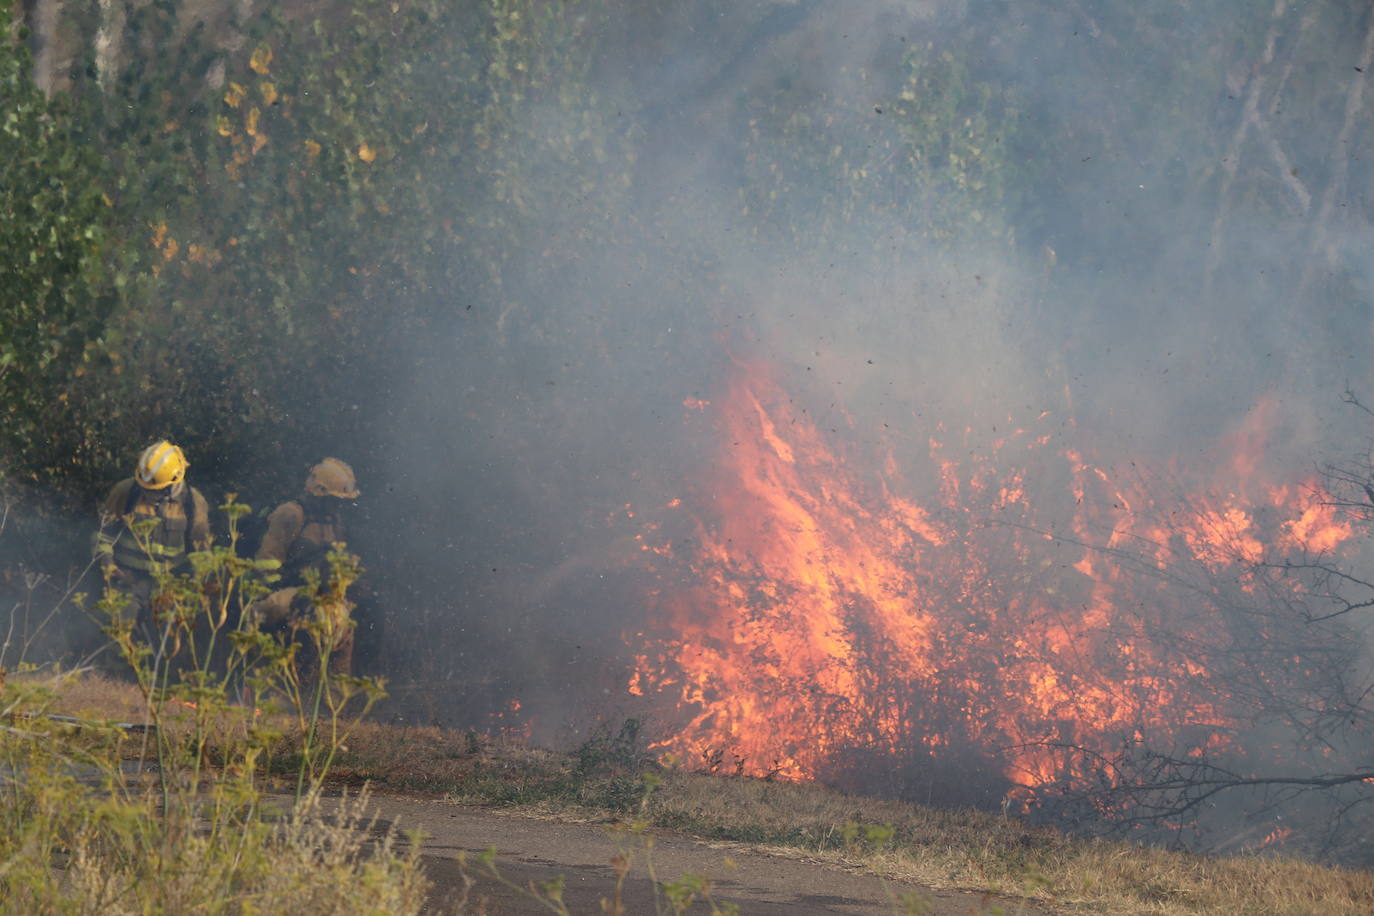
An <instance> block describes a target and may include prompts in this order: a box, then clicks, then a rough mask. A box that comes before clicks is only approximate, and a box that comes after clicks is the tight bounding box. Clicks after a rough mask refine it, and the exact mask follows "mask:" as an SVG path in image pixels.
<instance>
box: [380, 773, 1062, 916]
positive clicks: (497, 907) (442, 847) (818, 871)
mask: <svg viewBox="0 0 1374 916" xmlns="http://www.w3.org/2000/svg"><path fill="white" fill-rule="evenodd" d="M373 807H374V809H375V811H376V813H377V816H378V818H379V826H384V825H392V826H395V827H398V828H400V829H401V830H403V831H404V830H420V831H422V832H423V834H424V835H425V837H426V839H425V841H424V847H423V855H424V859H423V861H424V865H425V870H426V872H427V874H428V876H429V878H430V880H431V881H432V882H433V883H434V888H433V890H432V891H431V893H430V905H429V908H428V910H427V912H429V913H434V914H440V913H454V912H463V913H481V914H490V916H507V914H509V916H525V914H536V913H538V914H547V913H549V912H550V910H549V908H548V907H547V906H545V905H542V904H540V903H538V902H536V901H535V900H533V899H531V898H530V897H529V895H528V894H526V893H522V892H521V891H520V890H518V889H519V888H525V887H527V886H529V884H530V883H531V882H533V883H535V884H539V883H541V882H545V881H549V880H551V879H554V878H556V877H558V876H560V875H561V876H562V877H563V878H564V881H565V891H564V900H565V901H566V903H567V905H568V909H569V910H570V911H571V912H572V913H574V914H579V916H580V914H593V913H601V912H602V908H601V901H602V900H603V899H610V898H612V897H613V896H614V894H615V885H616V873H615V870H614V868H613V867H612V865H611V861H612V859H614V858H615V857H616V856H617V855H618V854H621V853H628V854H629V856H630V859H631V866H630V871H629V873H628V875H627V877H626V879H625V882H624V885H623V887H622V898H621V899H622V902H623V904H624V912H625V913H626V914H629V916H641V914H654V913H657V912H660V911H662V912H670V910H668V908H667V905H666V902H664V901H663V900H662V899H661V898H660V900H659V904H658V906H656V904H655V899H654V881H653V880H652V879H651V878H650V877H649V874H648V870H647V867H646V859H651V863H652V867H653V869H654V874H655V875H656V876H657V878H658V880H659V881H674V880H677V879H679V878H681V877H682V876H683V875H685V874H697V875H702V876H705V877H707V878H708V879H709V880H710V884H711V889H712V895H713V897H714V899H715V901H716V903H717V904H720V903H733V904H736V905H737V906H738V907H739V912H740V913H741V914H744V916H750V914H760V916H783V914H787V916H820V914H831V913H836V914H838V913H843V914H852V916H859V914H863V916H868V914H885V916H886V914H893V913H904V912H918V913H924V914H928V916H968V914H989V916H990V914H1007V916H1048V914H1049V913H1050V912H1052V911H1051V910H1049V909H1046V908H1043V907H1041V906H1038V905H1032V904H1030V903H1028V902H1025V901H1019V900H1008V899H1004V898H997V897H990V896H987V895H984V894H975V893H961V892H956V891H937V890H932V889H929V888H918V887H913V886H910V885H905V884H899V883H896V882H893V881H886V880H883V879H880V878H877V877H874V876H872V875H869V874H865V873H863V872H861V871H857V870H847V869H843V868H839V867H836V866H834V865H831V864H827V863H820V862H815V861H808V860H806V859H805V858H800V857H796V856H793V855H787V856H783V855H770V854H768V853H766V852H763V851H757V850H751V849H748V848H746V847H743V846H741V845H740V844H734V843H732V844H718V843H708V842H705V841H701V840H696V839H693V838H690V837H683V836H673V835H664V834H661V833H660V834H656V835H655V836H654V838H653V842H652V850H651V851H650V850H646V848H645V842H644V840H643V839H642V838H635V837H626V836H624V835H620V836H617V835H616V833H615V832H614V831H613V830H612V829H610V828H608V827H606V826H598V825H585V824H566V823H560V822H555V821H550V820H541V819H537V818H529V817H519V816H513V815H510V814H505V813H501V812H496V811H491V810H488V809H482V808H476V807H471V806H466V805H460V804H456V803H451V802H444V801H436V800H432V799H409V798H397V797H388V796H375V797H374V798H373ZM493 847H494V848H495V849H496V856H497V857H496V863H497V868H498V871H499V872H500V875H501V877H502V878H503V879H505V881H507V882H509V883H510V884H513V885H515V887H514V888H512V887H509V886H506V884H503V883H502V881H499V880H497V879H495V878H492V877H490V876H489V875H487V874H486V873H485V872H484V871H483V870H482V869H481V866H480V865H477V866H471V867H470V868H469V871H470V873H471V875H470V876H471V877H472V878H475V879H476V882H475V883H474V884H472V885H471V886H469V885H468V884H467V881H466V880H465V877H464V874H463V871H462V869H460V868H459V866H458V863H457V860H456V858H455V857H456V855H457V853H458V852H459V851H460V850H467V851H468V852H469V853H472V854H474V855H476V854H480V853H482V852H483V851H485V850H487V849H490V848H493ZM904 894H915V896H916V898H917V900H918V901H919V903H918V905H917V906H916V908H915V909H913V910H906V909H903V907H902V906H901V904H900V903H899V902H898V901H899V899H900V898H901V895H904ZM659 907H662V909H661V910H660V908H659ZM688 912H689V913H701V914H706V913H709V912H710V907H709V906H708V905H706V904H704V903H697V904H696V905H694V906H693V907H692V908H691V909H690V910H688Z"/></svg>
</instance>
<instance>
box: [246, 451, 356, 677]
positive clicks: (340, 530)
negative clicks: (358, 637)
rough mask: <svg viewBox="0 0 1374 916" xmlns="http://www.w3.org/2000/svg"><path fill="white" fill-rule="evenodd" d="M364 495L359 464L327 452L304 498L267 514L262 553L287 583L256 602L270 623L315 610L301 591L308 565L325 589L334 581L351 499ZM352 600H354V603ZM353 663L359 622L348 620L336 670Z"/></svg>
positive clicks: (254, 609)
mask: <svg viewBox="0 0 1374 916" xmlns="http://www.w3.org/2000/svg"><path fill="white" fill-rule="evenodd" d="M357 498H358V484H357V481H356V480H355V479H354V477H353V469H352V468H351V467H349V466H348V464H347V463H346V462H343V461H340V460H339V459H338V458H325V459H324V460H322V461H321V462H320V463H319V464H317V465H315V466H314V467H313V468H311V469H310V473H309V474H308V475H307V476H306V478H305V490H304V492H303V493H302V494H301V495H300V497H299V498H298V499H293V500H290V501H288V502H284V503H282V504H281V505H280V506H278V507H277V508H276V509H274V510H272V514H271V515H269V516H268V517H267V532H266V533H265V534H263V536H262V543H261V544H260V545H259V546H258V552H257V559H259V560H276V561H277V562H278V563H280V564H281V568H280V570H279V572H280V575H281V583H282V587H281V588H278V589H277V590H276V591H274V592H272V593H271V594H269V595H267V596H266V597H264V598H261V599H259V600H258V601H256V602H254V603H253V605H252V606H251V607H250V608H249V613H250V614H252V615H253V616H254V617H256V618H257V620H258V622H259V624H260V625H261V626H263V627H265V628H282V627H284V626H289V624H290V623H291V622H292V621H293V620H297V619H300V618H302V617H304V616H305V615H307V614H309V613H310V612H311V607H310V602H309V601H308V600H307V598H306V596H305V595H302V594H300V590H301V586H302V585H304V583H305V571H306V570H307V569H314V570H315V571H316V573H317V574H318V575H319V584H320V587H321V588H322V589H323V588H325V587H327V586H328V583H329V573H330V569H329V552H330V551H331V550H332V549H333V545H335V544H342V543H345V542H346V541H347V540H348V530H347V527H346V526H345V524H344V519H343V509H344V507H345V505H346V504H347V503H349V502H351V501H352V500H355V499H357ZM350 606H351V605H350ZM352 666H353V626H352V621H351V620H350V621H347V622H346V623H345V630H344V633H343V635H342V636H341V637H340V638H339V642H338V644H337V646H336V648H335V650H334V652H333V654H332V655H331V656H330V659H329V671H330V673H332V674H348V673H349V672H350V671H351V670H352Z"/></svg>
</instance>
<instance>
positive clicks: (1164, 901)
mask: <svg viewBox="0 0 1374 916" xmlns="http://www.w3.org/2000/svg"><path fill="white" fill-rule="evenodd" d="M131 690H132V688H128V690H126V689H125V686H124V685H114V684H110V683H109V682H104V681H97V680H95V679H88V680H87V681H86V682H84V683H82V684H80V685H79V687H78V689H74V690H72V691H71V692H69V693H68V694H67V695H66V696H64V697H63V700H62V702H61V704H60V705H61V709H62V711H63V712H67V713H68V714H71V715H85V716H92V717H102V718H119V717H120V716H127V715H129V714H130V712H129V711H130V710H134V709H136V708H137V706H136V700H137V695H136V693H130V692H129V691H131ZM348 744H349V746H348V750H347V753H345V754H344V755H343V756H342V758H341V759H340V760H339V761H338V763H337V765H336V767H335V770H334V772H335V775H336V776H337V777H338V778H340V779H343V780H345V781H348V782H353V783H360V782H370V783H371V784H372V785H373V786H375V787H376V788H377V789H378V790H379V791H392V792H407V793H421V794H432V795H436V796H444V797H447V798H450V799H454V800H459V801H466V802H472V803H477V804H487V805H501V806H505V807H510V808H515V809H518V810H521V811H523V812H525V813H529V814H534V815H538V816H544V817H557V818H559V819H565V820H579V821H596V822H605V821H607V820H617V819H628V818H631V817H635V816H642V817H645V818H646V819H647V820H648V821H649V822H650V823H651V824H652V825H653V826H655V827H658V828H661V829H670V830H675V831H679V832H682V833H687V834H691V835H695V836H699V837H703V838H706V839H709V840H713V841H717V842H721V843H739V844H747V845H750V846H753V847H762V848H767V849H770V850H771V851H774V852H776V853H778V854H782V855H788V856H794V857H797V856H800V857H807V858H810V859H814V860H817V861H827V862H834V863H837V864H844V865H847V866H858V867H862V868H865V869H867V870H869V871H872V872H874V873H877V874H881V875H884V876H887V877H891V878H894V879H897V880H902V881H910V882H913V883H916V884H920V885H924V886H928V887H934V888H960V889H965V890H976V891H988V892H992V893H996V894H1002V895H1011V896H1023V897H1029V898H1034V899H1036V900H1039V901H1043V902H1046V903H1049V904H1052V905H1055V906H1058V907H1062V908H1064V909H1066V910H1076V911H1081V912H1092V913H1111V914H1116V913H1122V914H1125V913H1131V914H1137V913H1139V914H1193V913H1228V914H1294V916H1296V914H1312V913H1322V914H1327V913H1330V914H1361V916H1363V914H1367V913H1371V912H1374V872H1370V871H1357V870H1348V869H1340V868H1332V867H1324V866H1319V865H1313V864H1310V863H1306V862H1301V861H1292V860H1284V859H1281V858H1276V857H1272V856H1235V857H1227V858H1220V857H1207V856H1196V855H1188V854H1184V853H1178V852H1170V851H1167V850H1162V849H1154V848H1145V847H1140V846H1136V845H1131V844H1127V843H1120V842H1108V841H1103V840H1089V839H1080V838H1075V837H1069V836H1065V835H1064V834H1062V833H1059V832H1057V831H1054V830H1051V829H1049V828H1037V827H1031V826H1029V825H1027V824H1025V823H1023V822H1021V821H1018V820H1016V819H1014V818H1003V817H999V816H996V815H991V814H986V813H982V812H977V811H967V810H941V809H932V808H923V807H920V806H916V805H910V804H905V803H900V802H893V801H883V800H878V799H871V798H861V797H856V796H849V795H845V794H842V793H840V792H836V791H834V790H831V789H827V788H825V787H823V786H818V785H810V784H791V783H781V782H765V781H762V780H753V779H742V778H734V777H723V776H710V775H702V774H692V773H686V772H682V771H661V770H658V771H656V772H657V775H658V776H659V777H661V779H662V782H661V784H660V785H659V786H658V787H657V788H656V789H655V790H654V792H653V794H652V795H651V797H650V799H649V803H648V805H647V806H646V807H645V808H644V809H643V810H642V813H641V812H640V802H641V800H642V799H643V797H644V788H643V782H642V778H641V776H642V772H643V767H641V766H637V765H635V762H634V761H633V760H625V759H619V757H618V753H619V750H622V749H617V748H614V747H612V746H611V745H610V744H606V745H604V746H601V747H591V748H590V749H585V748H584V750H583V752H582V753H581V754H580V755H565V754H554V753H551V752H548V751H542V750H538V749H533V748H529V747H526V746H524V745H522V744H520V743H517V742H509V741H498V740H493V739H490V738H487V737H484V736H479V735H476V734H472V733H464V732H454V731H447V730H443V729H438V728H402V727H395V726H387V725H381V724H377V723H363V724H361V725H360V726H359V727H358V729H357V730H356V731H355V733H354V734H353V736H352V737H351V738H350V740H349V743H348ZM855 824H859V825H890V826H891V827H892V834H891V838H890V839H888V840H886V841H883V842H879V843H873V842H869V841H868V840H866V839H864V838H863V837H862V836H859V837H856V836H854V831H853V830H852V829H850V830H848V831H847V830H846V828H847V826H848V825H855Z"/></svg>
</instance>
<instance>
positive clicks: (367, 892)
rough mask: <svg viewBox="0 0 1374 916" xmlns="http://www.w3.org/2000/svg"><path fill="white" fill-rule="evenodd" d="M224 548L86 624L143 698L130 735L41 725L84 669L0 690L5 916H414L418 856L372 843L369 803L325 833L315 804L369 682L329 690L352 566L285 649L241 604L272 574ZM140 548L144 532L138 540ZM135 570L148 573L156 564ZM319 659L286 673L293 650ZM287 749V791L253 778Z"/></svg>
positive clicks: (120, 729)
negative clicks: (303, 647) (96, 624)
mask: <svg viewBox="0 0 1374 916" xmlns="http://www.w3.org/2000/svg"><path fill="white" fill-rule="evenodd" d="M221 509H222V511H223V512H224V513H225V515H226V516H227V518H228V520H229V524H228V529H229V536H228V539H227V543H225V544H224V545H220V546H211V547H209V548H208V549H206V550H202V551H198V552H196V553H193V554H191V555H190V557H189V560H190V564H189V566H190V568H189V571H187V572H184V573H176V572H174V571H173V570H171V569H169V568H168V567H167V566H166V565H165V564H163V565H159V564H157V563H154V564H153V568H152V579H153V587H152V589H151V593H150V595H149V596H148V597H147V600H146V606H143V607H139V608H137V610H138V611H139V613H135V612H134V611H135V606H134V602H133V601H132V600H131V598H130V596H129V595H128V594H126V593H125V592H122V591H121V590H120V589H119V588H116V587H115V586H114V585H113V584H110V583H107V586H106V588H105V589H104V593H103V595H102V596H101V597H100V599H99V600H98V601H97V602H96V603H95V604H94V607H93V609H92V610H93V612H94V613H95V614H96V615H98V616H99V617H100V618H101V619H102V620H103V621H104V630H105V632H106V634H107V635H108V636H109V638H110V640H111V643H112V645H113V646H114V648H115V650H116V651H117V653H118V654H119V656H120V657H121V658H122V659H123V660H124V662H125V663H126V664H127V665H128V667H129V671H130V676H131V677H132V679H133V681H134V683H135V684H136V685H137V689H138V692H139V694H140V696H141V698H142V704H141V706H142V713H143V715H142V721H141V722H135V723H122V724H121V723H109V722H101V721H95V720H85V719H75V718H71V717H59V716H53V715H52V714H51V713H50V709H51V706H52V703H53V700H54V697H55V696H56V695H57V693H58V691H59V690H60V689H61V688H62V686H63V685H64V684H65V683H67V682H69V680H70V679H73V678H78V677H80V676H81V672H79V671H78V672H55V673H53V674H51V675H50V676H48V677H47V678H46V679H45V680H37V681H35V680H34V679H33V678H32V677H30V678H25V679H23V680H13V679H11V680H10V681H8V682H6V681H5V680H4V679H3V677H0V715H3V720H2V721H0V787H2V788H3V790H4V792H5V795H6V800H5V801H6V803H5V804H4V805H0V809H3V810H0V832H3V836H0V912H3V913H48V912H67V911H79V912H102V913H105V912H111V913H123V912H130V913H133V912H161V913H185V912H207V913H220V912H261V911H263V910H264V909H266V908H269V907H270V908H271V909H274V910H290V911H293V912H297V911H299V912H303V913H364V912H367V913H375V912H386V913H392V912H397V913H406V912H417V911H418V910H419V908H420V906H421V905H422V904H423V898H424V891H425V881H424V878H423V877H422V875H421V873H420V871H419V863H418V848H419V847H418V844H415V843H412V844H410V846H411V852H409V853H407V854H402V853H400V852H398V851H397V850H396V848H395V847H394V845H393V844H394V839H393V838H391V837H384V838H382V840H381V841H380V843H377V842H374V841H373V840H372V838H370V837H369V836H367V834H366V831H360V829H359V828H360V827H366V826H367V823H366V819H365V818H363V816H362V805H363V804H364V803H365V795H364V798H362V799H358V800H354V801H353V802H351V803H349V802H345V803H344V804H343V805H341V806H340V808H339V810H338V811H335V812H332V813H331V817H329V818H326V817H324V816H323V815H322V813H321V790H322V788H323V785H324V780H325V778H326V776H327V774H328V771H329V767H330V765H331V764H332V762H333V760H334V759H335V756H336V754H337V753H338V751H339V749H340V747H341V746H342V745H343V742H344V741H345V740H346V739H347V737H348V734H349V732H350V729H351V728H352V727H353V726H354V725H355V724H356V722H357V717H358V716H359V715H361V714H362V713H365V712H366V711H367V709H369V708H370V707H371V704H372V703H375V702H376V700H377V699H379V698H380V697H381V696H382V685H381V683H379V682H376V681H372V680H368V679H362V678H351V677H345V676H342V675H335V674H330V673H328V670H327V661H328V658H329V656H330V653H331V652H332V651H333V649H334V648H335V647H336V646H337V645H339V642H340V640H341V639H343V638H344V637H345V636H346V635H347V632H346V629H347V627H350V626H351V625H352V621H351V620H350V619H349V616H348V610H349V604H348V602H347V598H346V594H347V588H348V585H349V584H350V583H351V582H352V581H353V580H354V579H355V578H356V576H357V574H358V565H357V560H356V559H355V558H353V557H351V556H349V555H347V554H345V553H344V552H343V551H341V550H336V551H335V552H334V554H333V555H331V571H330V576H329V579H328V582H327V583H326V584H323V585H322V584H321V583H319V582H318V581H316V582H313V583H311V584H310V585H309V586H308V587H307V591H308V594H309V596H310V599H311V606H312V609H313V613H312V614H310V615H308V618H307V619H303V620H302V621H299V622H298V623H297V625H296V626H295V627H294V629H293V631H292V632H291V633H289V634H287V635H286V636H280V635H273V634H270V633H266V632H263V631H262V630H261V629H260V628H259V627H258V625H257V623H256V621H255V620H254V618H253V615H251V614H248V613H246V611H247V609H248V607H249V605H250V604H251V602H252V601H253V600H254V599H255V598H256V597H258V596H260V595H261V594H263V593H264V592H265V590H266V587H267V584H269V583H270V582H271V580H272V579H273V577H274V575H275V574H274V570H273V568H272V566H273V564H266V563H261V562H258V561H254V560H249V559H244V558H241V557H239V556H238V551H237V544H238V531H237V520H238V519H239V518H240V517H241V516H242V515H243V514H244V513H245V512H246V511H247V507H245V506H243V505H241V504H239V503H237V502H236V501H235V500H234V499H233V497H232V496H231V497H230V498H229V500H228V502H227V503H226V505H224V506H222V507H221ZM133 531H134V536H135V537H137V538H139V539H141V540H143V541H144V542H145V546H149V545H147V543H146V542H147V539H148V537H149V534H150V531H149V530H148V528H147V527H146V526H144V525H143V523H136V524H135V526H134V529H133ZM148 553H149V555H150V559H151V557H152V550H151V549H149V550H148ZM297 636H300V637H302V639H303V641H304V642H305V643H306V644H307V645H309V646H311V647H312V648H313V650H314V651H315V653H316V654H317V656H318V658H320V659H321V665H320V668H319V671H318V672H317V673H316V674H314V675H307V674H304V673H303V672H302V668H301V664H300V662H299V660H298V658H297V656H298V654H299V653H298V649H299V645H300V643H301V641H302V640H300V639H297V638H295V637H297ZM284 746H290V747H292V748H294V751H295V753H296V754H298V756H299V759H298V761H297V765H296V767H295V772H294V774H293V775H294V777H295V778H294V780H293V782H294V793H291V792H288V793H286V794H285V795H282V794H273V792H272V791H271V790H272V789H273V786H272V785H271V784H270V783H269V782H268V781H267V780H266V779H265V778H264V773H266V772H268V771H269V767H268V763H269V759H270V757H271V755H272V754H273V753H274V752H275V753H280V752H281V751H282V749H283V747H284Z"/></svg>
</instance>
